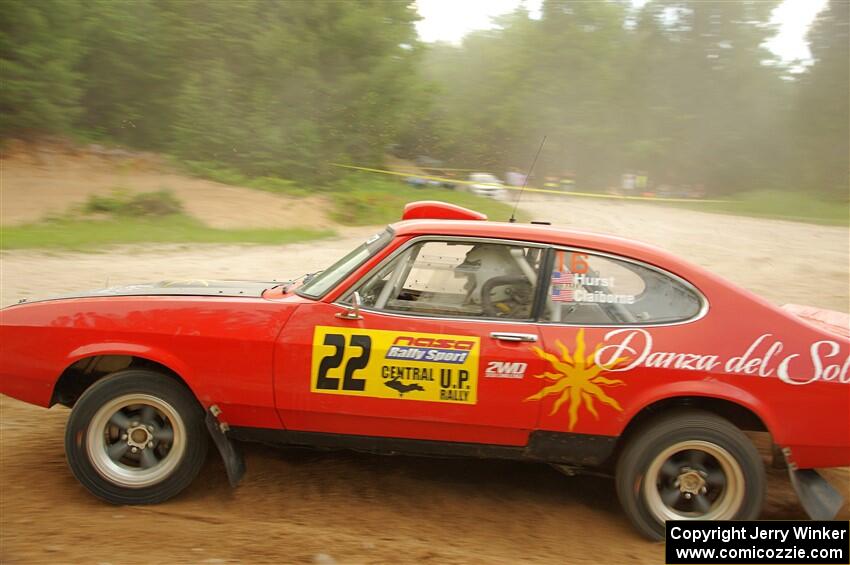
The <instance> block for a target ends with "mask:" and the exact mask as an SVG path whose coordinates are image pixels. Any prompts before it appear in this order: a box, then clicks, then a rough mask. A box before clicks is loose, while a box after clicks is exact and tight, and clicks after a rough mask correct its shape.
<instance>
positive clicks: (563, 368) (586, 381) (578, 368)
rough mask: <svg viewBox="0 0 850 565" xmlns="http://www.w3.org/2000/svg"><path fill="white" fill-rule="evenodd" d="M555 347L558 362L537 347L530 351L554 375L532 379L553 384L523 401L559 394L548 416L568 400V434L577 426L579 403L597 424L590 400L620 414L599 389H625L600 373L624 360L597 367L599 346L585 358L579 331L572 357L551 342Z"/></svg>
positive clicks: (616, 405) (559, 343)
mask: <svg viewBox="0 0 850 565" xmlns="http://www.w3.org/2000/svg"><path fill="white" fill-rule="evenodd" d="M555 344H556V345H557V346H558V348H560V350H561V359H558V358H557V357H556V356H555V355H553V354H551V353H547V352H546V351H543V350H542V349H540V348H539V347H532V349H534V352H535V353H537V356H538V357H540V358H541V359H543V360H545V361H548V362H549V364H550V365H551V366H552V368H553V369H554V370H555V371H556V372H555V373H549V372H546V373H543V374H540V375H534V377H535V378H538V379H547V380H550V381H553V383H552V384H550V385H547V386H545V387H543V388H542V389H540V391H539V392H538V393H537V394H533V395H531V396H529V397H528V398H526V399H525V400H526V401H529V400H542V399H543V398H545V397H547V396H549V395H550V394H560V396H559V397H558V398H557V400H555V403H554V404H553V405H552V411H551V412H550V413H549V414H550V415H551V414H554V413H556V412H557V411H558V410H559V409H560V408H561V406H563V404H564V403H565V402H566V401H567V400H569V401H570V407H569V415H570V430H572V429H573V428H574V427H575V425H576V422H578V412H579V408H581V404H582V402H584V405H585V407H586V408H587V411H588V412H590V413H591V414H593V416H594V417H595V418H596V419H597V420H598V419H599V413H598V412H596V407H595V406H594V404H593V400H594V399H596V400H598V401H600V402H602V403H603V404H607V405H608V406H610V407H612V408H614V409H615V410H617V411H618V412H622V411H623V409H622V407H621V406H620V403H619V402H617V401H616V400H615V399H613V398H611V397H610V396H608V394H606V392H605V391H604V390H603V389H602V387H616V386H625V383H624V382H623V381H621V380H619V379H608V378H605V377H603V376H601V375H600V373H602V372H603V371H610V370H611V369H613V368H615V367H616V366H617V365H619V364H620V363H623V362H625V361H628V358H626V357H618V358H617V359H614V360H612V361H611V362H610V363H608V364H606V365H597V364H596V352H597V351H598V350H599V348H600V347H601V346H602V344H601V343H600V344H597V345H596V349H594V351H593V353H591V354H590V355H588V356H587V357H585V354H584V353H585V345H584V330H583V329H581V330H579V332H578V335H576V347H575V351H574V352H573V354H572V355H570V350H569V349H568V348H567V346H566V345H564V344H563V343H561V342H560V341H558V340H555Z"/></svg>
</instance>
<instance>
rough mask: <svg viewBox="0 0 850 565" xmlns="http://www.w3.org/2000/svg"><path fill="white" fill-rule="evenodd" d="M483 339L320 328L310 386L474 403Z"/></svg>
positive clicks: (348, 392) (315, 334)
mask: <svg viewBox="0 0 850 565" xmlns="http://www.w3.org/2000/svg"><path fill="white" fill-rule="evenodd" d="M479 351H480V345H479V338H477V337H473V336H461V335H446V334H427V333H417V332H394V331H386V330H362V329H354V328H334V327H329V326H317V327H316V329H315V331H314V332H313V359H312V362H311V367H310V390H311V391H312V392H317V393H325V394H344V395H350V396H369V397H372V398H396V399H398V398H400V399H403V400H424V401H428V402H447V403H452V404H475V403H476V401H477V391H478V357H479Z"/></svg>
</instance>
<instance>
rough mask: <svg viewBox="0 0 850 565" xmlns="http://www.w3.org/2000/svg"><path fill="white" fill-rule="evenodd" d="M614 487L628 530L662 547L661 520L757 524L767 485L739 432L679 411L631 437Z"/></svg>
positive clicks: (709, 416)
mask: <svg viewBox="0 0 850 565" xmlns="http://www.w3.org/2000/svg"><path fill="white" fill-rule="evenodd" d="M671 470H673V472H672V473H670V471H671ZM718 472H719V473H720V474H719V475H718ZM721 476H722V478H723V480H722V481H721V480H720V477H721ZM652 477H654V478H655V480H654V483H655V484H654V485H650V484H648V482H649V480H653V479H652ZM616 483H617V495H618V497H619V498H620V503H621V504H622V506H623V510H625V512H626V515H627V516H628V518H629V520H631V522H632V524H634V526H635V527H636V528H637V529H638V530H639V531H640V533H641V534H643V535H644V536H646V537H648V538H650V539H653V540H661V539H663V538H664V533H665V525H664V524H665V519H688V518H700V519H734V520H754V519H756V518H758V516H759V514H760V513H761V508H762V503H763V502H764V494H765V484H766V481H765V471H764V464H763V462H762V460H761V457H760V456H759V454H758V451H756V448H755V446H754V445H753V444H752V442H751V441H750V440H749V439H748V438H747V436H746V435H744V433H743V432H742V431H741V430H739V429H738V428H737V427H735V426H734V425H733V424H731V423H730V422H729V421H727V420H724V419H723V418H720V417H718V416H716V415H714V414H712V413H710V412H705V411H702V410H697V409H680V410H676V411H675V412H671V413H669V414H666V415H663V416H660V417H657V418H654V419H652V420H651V421H649V422H647V423H646V424H644V425H642V426H641V427H640V429H638V430H636V431H635V432H634V433H632V434H630V437H629V439H627V443H626V445H625V448H624V449H623V452H622V453H621V455H620V457H619V460H618V462H617V472H616ZM653 487H654V488H653ZM703 488H705V490H702V489H703ZM682 489H686V490H682ZM671 500H672V501H673V502H672V504H668V501H671ZM659 503H660V504H659ZM706 505H709V506H708V507H707V506H706ZM706 508H708V509H706Z"/></svg>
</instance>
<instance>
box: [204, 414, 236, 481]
mask: <svg viewBox="0 0 850 565" xmlns="http://www.w3.org/2000/svg"><path fill="white" fill-rule="evenodd" d="M219 414H221V410H220V409H219V407H218V406H216V405H213V406H211V407H210V409H209V410H208V411H207V417H206V423H207V430H209V432H210V436H211V437H212V439H213V442H214V443H215V446H216V447H217V448H218V452H219V453H220V454H221V459H222V461H224V470H225V471H226V472H227V480H228V481H229V482H230V486H231V487H235V486H236V485H238V484H239V481H241V480H242V477H243V476H244V475H245V459H244V458H243V457H242V450H241V449H240V448H239V446H238V445H237V444H236V443H234V442H233V441H231V439H230V438H229V437H227V435H225V432H226V431H227V430H228V429H229V428H228V426H227V423H226V422H219V420H218V415H219Z"/></svg>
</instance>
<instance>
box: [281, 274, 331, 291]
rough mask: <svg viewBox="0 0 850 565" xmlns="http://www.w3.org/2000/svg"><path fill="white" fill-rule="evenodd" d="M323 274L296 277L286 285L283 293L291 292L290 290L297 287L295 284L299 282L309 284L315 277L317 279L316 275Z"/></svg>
mask: <svg viewBox="0 0 850 565" xmlns="http://www.w3.org/2000/svg"><path fill="white" fill-rule="evenodd" d="M321 272H322V271H316V272H315V273H304V274H303V275H301V276H300V277H296V278H294V279H292V280H291V281H289V282H288V283H286V286H284V287H283V292H284V293H286V292H289V289H290V288H292V287H293V286H294V285H295V283H297V282H298V281H303V284H307V283H308V282H310V281H311V280H312V279H313V277H315V276H316V275H318V274H319V273H321Z"/></svg>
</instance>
